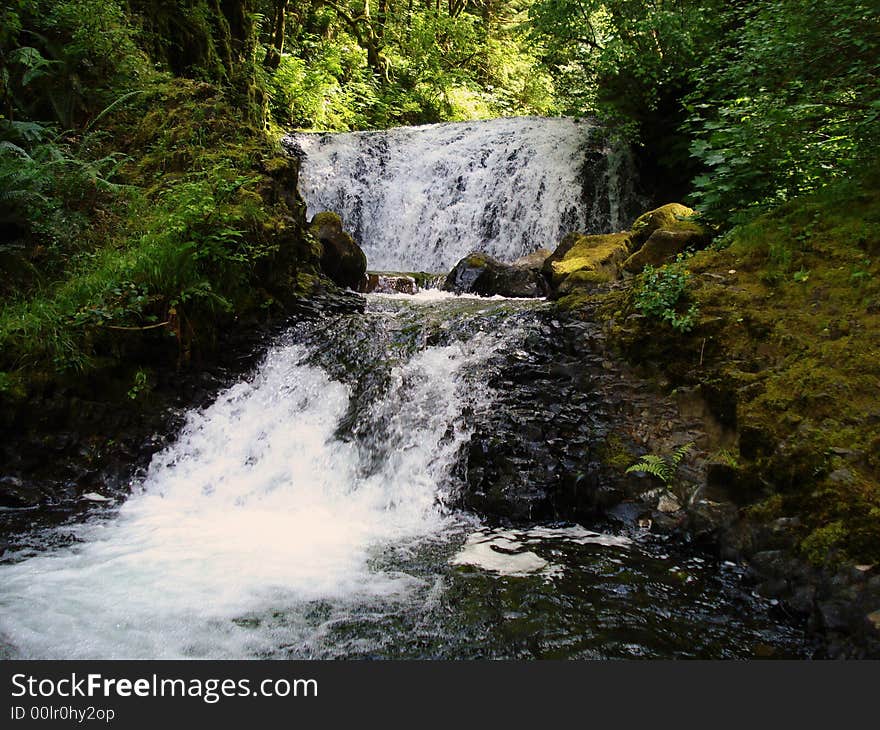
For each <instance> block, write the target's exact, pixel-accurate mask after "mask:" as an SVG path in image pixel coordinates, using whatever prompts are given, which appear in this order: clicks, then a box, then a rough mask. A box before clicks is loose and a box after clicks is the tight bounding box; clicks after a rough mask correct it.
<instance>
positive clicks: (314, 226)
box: [309, 210, 342, 231]
mask: <svg viewBox="0 0 880 730" xmlns="http://www.w3.org/2000/svg"><path fill="white" fill-rule="evenodd" d="M323 226H332V227H338V228H339V229H340V230H342V218H340V217H339V214H338V213H334V212H333V211H331V210H325V211H322V212H321V213H316V214H315V217H314V218H312V222H311V224H310V225H309V228H310V229H311V230H312V231H316V230H318V229H319V228H322V227H323Z"/></svg>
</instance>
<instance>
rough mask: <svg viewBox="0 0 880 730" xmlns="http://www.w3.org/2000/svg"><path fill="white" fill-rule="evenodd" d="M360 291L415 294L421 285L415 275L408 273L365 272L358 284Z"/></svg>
mask: <svg viewBox="0 0 880 730" xmlns="http://www.w3.org/2000/svg"><path fill="white" fill-rule="evenodd" d="M357 289H358V291H359V292H363V293H364V294H370V293H373V292H377V293H380V294H415V293H416V292H417V291H418V290H419V285H418V283H417V282H416V279H415V277H414V276H410V275H408V274H377V273H368V274H365V275H364V277H363V279H361V282H360V284H359V285H358V288H357Z"/></svg>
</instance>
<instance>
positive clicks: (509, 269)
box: [443, 251, 546, 297]
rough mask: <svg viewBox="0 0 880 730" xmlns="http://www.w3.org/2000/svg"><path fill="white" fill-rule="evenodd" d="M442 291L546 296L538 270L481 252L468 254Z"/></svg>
mask: <svg viewBox="0 0 880 730" xmlns="http://www.w3.org/2000/svg"><path fill="white" fill-rule="evenodd" d="M443 288H444V289H445V290H446V291H451V292H455V293H456V294H464V293H471V294H479V295H480V296H483V297H490V296H495V295H500V296H503V297H540V296H544V294H545V293H546V286H545V283H544V278H543V276H541V272H540V270H539V269H537V268H527V267H525V266H513V265H512V264H505V263H504V262H502V261H499V260H498V259H496V258H493V257H492V256H489V255H488V254H485V253H481V252H479V251H474V252H472V253H469V254H468V255H467V256H465V257H464V258H463V259H462V260H461V261H459V262H458V263H457V264H456V265H455V268H453V269H452V271H450V272H449V275H448V276H447V277H446V282H445V283H444V284H443Z"/></svg>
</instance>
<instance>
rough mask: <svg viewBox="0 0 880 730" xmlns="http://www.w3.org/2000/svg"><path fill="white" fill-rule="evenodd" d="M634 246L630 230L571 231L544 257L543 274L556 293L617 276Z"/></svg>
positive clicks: (555, 295) (587, 285)
mask: <svg viewBox="0 0 880 730" xmlns="http://www.w3.org/2000/svg"><path fill="white" fill-rule="evenodd" d="M631 250H632V235H631V234H630V232H629V231H623V232H621V233H609V234H605V235H599V236H584V235H581V234H578V233H570V234H568V235H567V236H566V237H565V238H563V239H562V242H561V243H560V244H559V246H558V247H557V248H556V250H555V251H554V252H553V253H552V254H551V255H550V256H549V257H548V258H547V260H546V261H544V267H543V271H544V276H545V277H546V278H547V281H549V282H550V287H551V291H552V294H553V296H554V297H559V296H562V295H564V294H567V293H570V292H571V291H572V290H574V289H577V288H590V287H595V286H597V285H599V284H603V283H607V282H609V281H614V280H615V279H617V276H618V272H619V267H620V264H621V263H622V262H623V261H624V260H625V259H626V258H627V257H628V256H629V254H630V252H631Z"/></svg>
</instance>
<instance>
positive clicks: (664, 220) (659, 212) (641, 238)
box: [631, 203, 706, 249]
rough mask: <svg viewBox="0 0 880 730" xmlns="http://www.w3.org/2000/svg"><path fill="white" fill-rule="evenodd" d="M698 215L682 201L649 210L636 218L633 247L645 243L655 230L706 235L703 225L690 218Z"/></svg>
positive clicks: (633, 225) (633, 230) (632, 228)
mask: <svg viewBox="0 0 880 730" xmlns="http://www.w3.org/2000/svg"><path fill="white" fill-rule="evenodd" d="M695 216H696V211H694V210H693V208H688V207H687V206H686V205H681V204H680V203H668V204H666V205H661V206H660V207H659V208H655V209H654V210H649V211H648V212H647V213H644V214H643V215H640V216H639V217H638V218H636V220H635V222H634V223H633V224H632V226H631V231H632V238H633V248H634V249H636V248H638V247H639V246H641V245H642V244H644V243H645V241H647V240H648V239H649V238H650V237H651V234H652V233H654V231H658V230H661V229H663V230H667V231H687V232H690V233H694V234H700V235H701V236H703V237H705V236H706V231H705V230H704V229H703V227H702V226H700V225H699V224H697V223H695V222H694V221H693V220H690V219H692V218H694V217H695Z"/></svg>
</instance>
